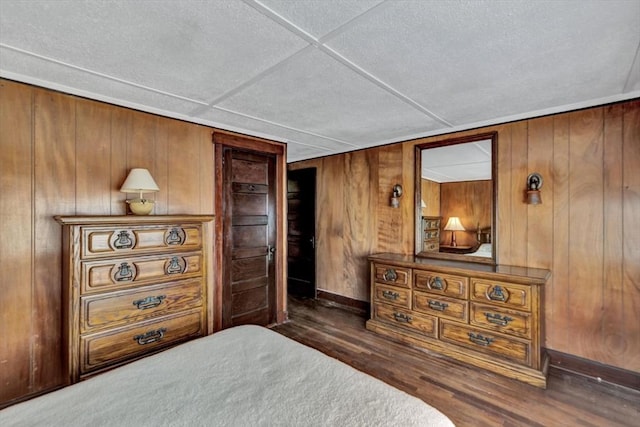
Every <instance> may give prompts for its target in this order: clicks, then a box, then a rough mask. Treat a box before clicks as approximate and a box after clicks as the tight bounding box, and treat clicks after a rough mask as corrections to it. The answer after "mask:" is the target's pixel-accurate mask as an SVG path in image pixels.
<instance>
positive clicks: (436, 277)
mask: <svg viewBox="0 0 640 427" xmlns="http://www.w3.org/2000/svg"><path fill="white" fill-rule="evenodd" d="M413 287H414V288H415V289H420V290H422V291H428V292H433V293H436V294H440V295H448V296H451V297H454V298H465V299H466V298H467V295H468V289H469V278H467V277H462V276H453V275H451V274H441V273H435V272H432V271H426V270H415V272H414V278H413Z"/></svg>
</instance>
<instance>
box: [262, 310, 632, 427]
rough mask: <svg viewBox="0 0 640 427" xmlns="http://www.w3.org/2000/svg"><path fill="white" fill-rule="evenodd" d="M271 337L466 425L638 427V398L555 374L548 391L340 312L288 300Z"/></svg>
mask: <svg viewBox="0 0 640 427" xmlns="http://www.w3.org/2000/svg"><path fill="white" fill-rule="evenodd" d="M288 310H289V318H290V321H289V322H287V323H285V324H282V325H278V326H275V327H274V328H273V330H275V331H277V332H279V333H281V334H282V335H285V336H287V337H289V338H292V339H294V340H296V341H298V342H301V343H303V344H305V345H308V346H310V347H313V348H316V349H318V350H320V351H322V352H323V353H325V354H327V355H329V356H331V357H334V358H337V359H339V360H341V361H343V362H345V363H347V364H349V365H351V366H353V367H354V368H356V369H358V370H360V371H363V372H366V373H367V374H370V375H372V376H374V377H376V378H379V379H380V380H382V381H384V382H386V383H388V384H391V385H393V386H395V387H396V388H399V389H401V390H404V391H405V392H407V393H409V394H411V395H413V396H416V397H418V398H420V399H422V400H423V401H425V402H427V403H428V404H430V405H431V406H434V407H435V408H437V409H439V410H440V411H442V412H443V413H444V414H446V415H447V416H448V417H449V418H450V419H451V420H452V421H453V422H454V423H455V424H456V426H458V427H464V426H474V427H483V426H487V427H489V426H581V427H582V426H585V427H587V426H598V427H600V426H602V427H605V426H606V427H616V426H638V425H639V424H638V423H639V422H640V421H639V420H640V392H636V391H634V390H631V389H626V388H622V387H615V386H611V385H608V384H601V383H596V382H593V381H591V380H588V379H585V378H582V377H577V376H575V375H572V374H567V373H565V372H562V371H559V370H556V369H552V370H551V372H550V376H549V381H548V387H547V389H546V390H542V389H538V388H536V387H533V386H530V385H527V384H524V383H521V382H518V381H515V380H511V379H508V378H504V377H502V376H499V375H497V374H493V373H491V372H486V371H484V370H481V369H478V368H473V367H467V366H464V365H462V364H460V363H458V362H456V361H454V360H451V359H448V358H446V357H442V356H439V355H436V354H433V353H427V352H424V351H421V350H417V349H413V348H410V347H407V346H405V345H403V344H399V343H394V342H392V341H389V340H388V339H386V338H383V337H380V336H378V335H376V334H374V333H372V332H370V331H367V330H366V329H365V321H366V318H365V317H364V316H363V315H362V314H359V313H357V312H355V311H350V310H347V309H345V308H344V307H339V306H332V305H328V304H327V303H321V302H317V301H313V300H303V299H294V298H290V299H289V305H288Z"/></svg>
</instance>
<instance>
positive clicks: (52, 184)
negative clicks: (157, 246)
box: [31, 89, 76, 391]
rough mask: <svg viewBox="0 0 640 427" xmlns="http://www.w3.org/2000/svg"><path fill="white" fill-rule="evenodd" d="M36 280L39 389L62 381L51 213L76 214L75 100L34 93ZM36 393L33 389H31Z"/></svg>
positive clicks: (57, 245) (56, 230) (56, 236)
mask: <svg viewBox="0 0 640 427" xmlns="http://www.w3.org/2000/svg"><path fill="white" fill-rule="evenodd" d="M34 93H35V100H34V105H35V110H34V111H35V116H34V120H35V126H34V154H35V206H34V207H35V218H34V221H35V223H34V224H35V229H34V241H35V242H37V244H36V245H35V248H34V249H35V251H34V264H35V282H34V287H33V290H34V293H33V302H32V310H33V311H32V315H33V321H34V331H33V334H32V336H31V338H32V340H33V353H32V360H33V365H32V375H33V382H34V384H38V385H39V386H40V387H41V388H48V387H53V386H55V385H57V384H59V383H60V381H61V360H60V358H59V357H52V355H59V354H60V352H61V347H60V346H61V327H60V325H61V324H60V315H61V302H60V298H61V290H60V289H61V288H60V286H61V277H62V271H61V265H62V259H61V242H62V237H61V236H62V235H61V229H60V225H59V224H58V223H57V222H56V221H55V220H54V219H53V215H55V214H58V215H73V214H75V213H76V198H75V197H76V193H75V170H76V157H75V154H76V153H75V140H76V138H75V137H76V134H75V124H76V122H75V116H76V110H75V106H76V103H75V99H74V98H71V97H69V96H65V95H62V94H59V93H55V92H51V91H45V90H40V89H36V90H35V92H34ZM34 391H35V390H34Z"/></svg>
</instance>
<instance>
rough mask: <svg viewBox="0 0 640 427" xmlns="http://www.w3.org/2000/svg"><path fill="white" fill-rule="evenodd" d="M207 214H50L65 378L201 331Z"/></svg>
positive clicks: (97, 369) (89, 372)
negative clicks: (59, 228) (57, 228)
mask: <svg viewBox="0 0 640 427" xmlns="http://www.w3.org/2000/svg"><path fill="white" fill-rule="evenodd" d="M212 219H213V217H212V216H195V215H189V216H183V215H180V216H177V215H174V216H155V215H153V216H75V217H72V216H58V217H56V220H57V221H58V222H60V223H61V224H63V260H64V261H63V277H64V279H63V280H64V284H63V304H62V306H63V328H64V332H63V335H64V347H63V350H64V352H65V355H64V357H63V365H64V368H65V371H66V372H65V374H66V375H65V378H67V380H68V382H69V383H74V382H77V381H79V380H81V379H84V378H86V377H89V376H91V375H93V374H96V373H98V372H101V371H104V370H106V369H109V368H112V367H115V366H118V365H122V364H124V363H127V362H130V361H131V360H134V359H136V358H139V357H142V356H144V355H147V354H149V353H152V352H156V351H159V350H161V349H164V348H167V347H169V346H172V345H175V344H178V343H181V342H184V341H187V340H189V339H193V338H196V337H200V336H203V335H205V334H206V331H207V327H206V325H207V321H206V313H207V304H206V301H207V292H206V289H207V287H206V283H207V280H206V277H207V265H206V261H207V259H208V257H207V246H208V245H207V244H206V242H205V234H204V227H205V225H206V223H207V222H209V221H211V220H212Z"/></svg>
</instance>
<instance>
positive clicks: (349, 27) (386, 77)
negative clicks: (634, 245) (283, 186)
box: [0, 0, 640, 161]
mask: <svg viewBox="0 0 640 427" xmlns="http://www.w3.org/2000/svg"><path fill="white" fill-rule="evenodd" d="M639 46H640V1H639V0H611V1H593V0H575V1H574V0H571V1H566V0H555V1H530V0H525V1H518V0H511V1H493V0H492V1H480V0H460V1H435V0H432V1H430V0H414V1H402V0H298V1H295V0H260V1H258V0H210V1H204V0H200V1H196V0H180V1H175V0H153V1H150V0H146V1H145V0H137V1H135V0H127V1H124V0H113V1H97V0H93V1H91V0H89V1H64V0H54V1H39V0H23V1H16V0H1V1H0V76H2V77H5V78H8V79H13V80H17V81H21V82H26V83H31V84H36V85H39V86H43V87H47V88H51V89H55V90H61V91H64V92H67V93H71V94H75V95H79V96H85V97H88V98H92V99H97V100H101V101H106V102H110V103H113V104H116V105H122V106H126V107H131V108H135V109H138V110H142V111H147V112H151V113H156V114H161V115H164V116H168V117H174V118H178V119H181V120H187V121H191V122H194V123H200V124H205V125H209V126H213V127H216V128H222V129H227V130H232V131H237V132H241V133H246V134H249V135H255V136H260V137H266V138H269V139H273V140H277V141H282V142H286V143H287V144H288V147H287V149H288V160H289V161H296V160H302V159H308V158H314V157H320V156H326V155H330V154H334V153H341V152H346V151H352V150H357V149H361V148H367V147H372V146H377V145H382V144H388V143H392V142H398V141H405V140H408V139H413V138H417V137H423V136H431V135H439V134H446V133H450V132H453V131H457V130H463V129H470V128H475V127H479V126H484V125H489V124H494V123H502V122H506V121H511V120H516V119H522V118H529V117H535V116H539V115H544V114H550V113H555V112H561V111H569V110H572V109H576V108H583V107H589V106H594V105H601V104H605V103H609V102H615V101H621V100H626V99H632V98H638V97H640V54H639Z"/></svg>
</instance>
